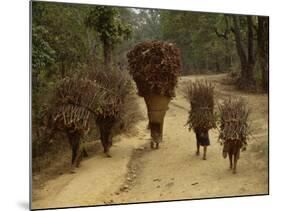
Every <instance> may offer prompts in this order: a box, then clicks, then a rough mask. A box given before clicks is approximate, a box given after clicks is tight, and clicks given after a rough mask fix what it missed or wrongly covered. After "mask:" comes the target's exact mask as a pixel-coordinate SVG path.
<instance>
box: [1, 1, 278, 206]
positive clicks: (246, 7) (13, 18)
mask: <svg viewBox="0 0 281 211" xmlns="http://www.w3.org/2000/svg"><path fill="white" fill-rule="evenodd" d="M58 1H60V0H58ZM67 2H79V3H91V4H106V5H121V6H122V5H125V6H137V7H150V8H163V9H167V8H168V9H181V10H189V11H190V10H192V11H208V12H226V13H243V14H259V15H269V16H270V72H271V75H270V85H271V86H270V88H271V89H270V91H271V94H270V113H271V115H270V120H271V122H270V161H271V166H270V167H271V168H270V194H271V195H270V196H264V197H260V196H259V197H246V198H230V199H211V200H198V201H183V202H169V203H153V204H138V205H124V206H107V207H93V208H81V209H69V210H101V211H102V210H128V211H129V210H131V209H134V210H143V209H150V208H151V209H161V210H171V209H174V210H178V209H179V210H183V209H185V210H187V209H188V210H197V211H200V210H204V211H205V210H214V209H216V210H227V211H232V210H235V211H237V210H238V209H242V210H247V209H248V210H253V209H254V210H256V211H258V210H263V211H264V210H271V209H273V210H276V208H278V207H280V202H279V200H280V195H281V194H280V187H281V185H280V180H281V179H280V178H281V175H280V171H278V170H279V169H280V167H279V166H280V162H279V160H280V158H279V154H280V152H279V149H281V148H280V147H281V146H280V143H281V140H278V139H281V137H280V136H278V132H277V131H278V129H279V127H278V126H279V125H278V117H280V110H281V109H280V108H281V105H280V100H279V99H280V93H279V90H278V88H280V87H277V86H278V84H280V79H281V75H280V73H281V68H280V57H281V56H280V55H281V53H280V50H281V49H280V39H281V33H280V20H281V17H280V11H279V10H280V6H279V4H278V1H276V0H267V1H264V0H263V1H261V0H255V1H254V0H248V1H246V0H184V1H183V0H173V1H170V0H154V1H151V0H134V1H132V0H91V1H90V0H67ZM28 7H29V2H28V1H27V0H14V1H8V0H6V1H3V2H1V7H0V10H1V11H0V15H1V17H0V20H1V33H0V42H1V43H0V47H1V48H0V49H1V56H0V58H1V60H0V61H1V62H0V71H1V76H0V91H1V95H0V96H1V104H0V106H1V108H0V131H1V133H0V141H1V145H0V149H1V150H0V158H1V161H0V163H1V174H0V177H1V179H0V192H1V194H0V195H1V203H0V207H1V208H0V209H1V210H14V211H17V210H24V209H25V210H26V209H27V208H28V188H29V174H28V172H29V169H28V168H29V166H28V160H29V158H28V139H29V72H28V71H29V70H28V65H29V10H28ZM273 114H274V115H273ZM279 121H280V120H279ZM279 130H280V129H279ZM237 176H239V175H237ZM254 176H255V175H253V177H254ZM278 199H279V200H278Z"/></svg>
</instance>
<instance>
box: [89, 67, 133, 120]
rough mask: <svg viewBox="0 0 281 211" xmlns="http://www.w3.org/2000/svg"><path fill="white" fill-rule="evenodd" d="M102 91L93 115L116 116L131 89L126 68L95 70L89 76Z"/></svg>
mask: <svg viewBox="0 0 281 211" xmlns="http://www.w3.org/2000/svg"><path fill="white" fill-rule="evenodd" d="M89 77H90V78H91V79H92V80H95V81H96V83H97V84H98V85H99V88H100V89H101V90H102V91H103V95H102V96H100V98H99V101H98V102H97V105H96V107H95V111H94V113H95V115H96V116H99V115H102V116H104V117H106V116H113V117H116V118H118V117H119V115H120V111H121V109H122V107H123V105H124V99H125V97H126V96H127V95H128V94H129V93H130V92H131V91H132V90H133V87H132V82H131V78H130V76H129V74H128V72H126V70H123V71H120V70H117V69H114V68H113V69H110V70H107V71H102V70H96V71H93V72H92V73H91V75H90V76H89Z"/></svg>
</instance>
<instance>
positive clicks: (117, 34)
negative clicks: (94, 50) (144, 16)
mask: <svg viewBox="0 0 281 211" xmlns="http://www.w3.org/2000/svg"><path fill="white" fill-rule="evenodd" d="M85 24H86V26H87V27H89V28H93V29H94V30H95V31H96V32H97V34H98V37H99V39H100V40H101V42H102V44H103V57H104V66H105V67H106V68H110V65H111V61H112V50H113V49H114V47H116V44H117V43H119V42H121V41H123V40H125V39H127V38H128V37H129V35H130V34H131V27H130V25H129V24H126V23H125V22H122V21H121V19H120V12H119V9H117V8H113V7H106V6H96V7H94V8H92V9H91V10H90V12H89V13H88V15H87V17H86V18H85Z"/></svg>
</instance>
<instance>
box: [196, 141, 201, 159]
mask: <svg viewBox="0 0 281 211" xmlns="http://www.w3.org/2000/svg"><path fill="white" fill-rule="evenodd" d="M196 147H197V151H196V155H197V156H198V155H200V144H199V142H198V141H197V142H196Z"/></svg>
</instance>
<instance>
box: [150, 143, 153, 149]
mask: <svg viewBox="0 0 281 211" xmlns="http://www.w3.org/2000/svg"><path fill="white" fill-rule="evenodd" d="M150 148H151V149H154V142H153V141H151V142H150Z"/></svg>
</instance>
